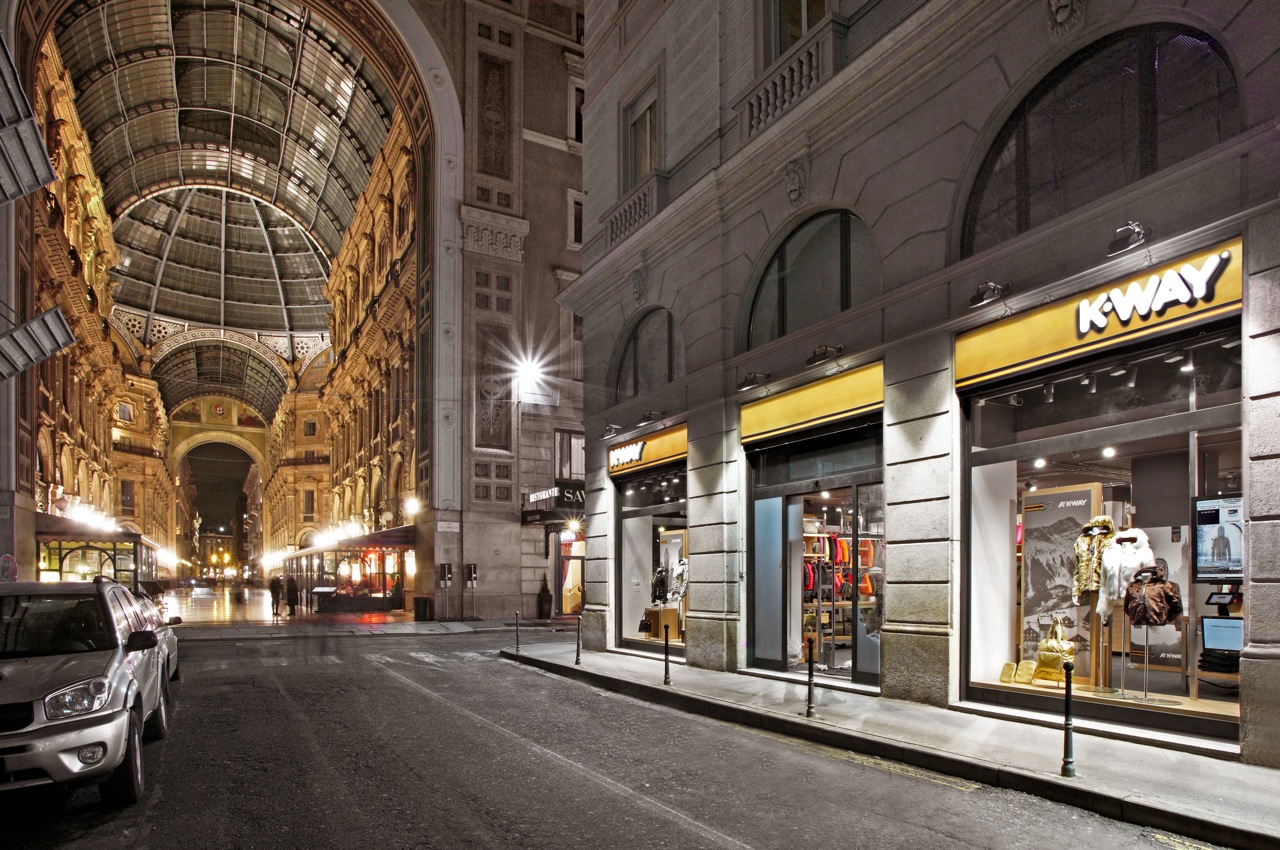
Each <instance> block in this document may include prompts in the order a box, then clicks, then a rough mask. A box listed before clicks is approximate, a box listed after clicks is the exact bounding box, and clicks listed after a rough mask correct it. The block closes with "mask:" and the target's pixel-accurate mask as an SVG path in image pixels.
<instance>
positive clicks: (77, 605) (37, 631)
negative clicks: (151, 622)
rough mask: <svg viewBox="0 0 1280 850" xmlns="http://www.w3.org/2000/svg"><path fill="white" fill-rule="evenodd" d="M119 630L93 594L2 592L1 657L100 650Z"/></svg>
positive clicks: (111, 645)
mask: <svg viewBox="0 0 1280 850" xmlns="http://www.w3.org/2000/svg"><path fill="white" fill-rule="evenodd" d="M113 646H115V634H114V632H113V630H112V629H110V628H109V627H108V624H107V619H106V617H104V616H103V611H102V603H101V601H100V600H99V599H98V597H97V596H95V595H92V594H84V595H75V596H70V595H66V594H48V595H42V594H39V593H33V594H28V595H21V596H0V658H25V657H31V656H38V655H64V654H66V653H70V652H97V651H99V650H103V649H110V648H112V647H113Z"/></svg>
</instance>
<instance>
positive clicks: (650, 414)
mask: <svg viewBox="0 0 1280 850" xmlns="http://www.w3.org/2000/svg"><path fill="white" fill-rule="evenodd" d="M666 415H667V412H666V411H665V410H646V411H645V412H644V413H641V414H640V421H639V422H637V423H636V427H637V428H643V427H644V426H645V425H652V424H653V423H654V422H657V421H658V420H659V419H661V418H662V417H664V416H666Z"/></svg>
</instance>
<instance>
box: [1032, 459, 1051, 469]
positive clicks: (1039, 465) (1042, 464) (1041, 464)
mask: <svg viewBox="0 0 1280 850" xmlns="http://www.w3.org/2000/svg"><path fill="white" fill-rule="evenodd" d="M1048 464H1049V461H1047V460H1045V459H1044V458H1042V457H1038V458H1036V459H1035V463H1033V464H1032V466H1034V467H1035V468H1036V469H1044V468H1045V467H1046V466H1047V465H1048Z"/></svg>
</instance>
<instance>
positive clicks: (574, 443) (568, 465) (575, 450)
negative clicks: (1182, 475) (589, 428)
mask: <svg viewBox="0 0 1280 850" xmlns="http://www.w3.org/2000/svg"><path fill="white" fill-rule="evenodd" d="M586 476H587V453H586V437H585V436H584V435H583V434H581V433H579V432H577V431H556V478H558V479H560V480H564V481H582V480H583V479H585V478H586Z"/></svg>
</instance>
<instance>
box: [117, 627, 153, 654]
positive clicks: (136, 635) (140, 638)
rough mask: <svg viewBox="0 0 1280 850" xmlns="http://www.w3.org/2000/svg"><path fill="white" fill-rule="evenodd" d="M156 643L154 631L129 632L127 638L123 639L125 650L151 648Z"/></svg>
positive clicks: (138, 650) (135, 650) (136, 650)
mask: <svg viewBox="0 0 1280 850" xmlns="http://www.w3.org/2000/svg"><path fill="white" fill-rule="evenodd" d="M157 643H158V641H157V639H156V633H155V632H153V631H150V630H148V631H141V632H130V633H129V639H128V640H127V641H125V644H124V651H125V652H141V651H142V650H144V649H153V648H154V647H155V645H156V644H157Z"/></svg>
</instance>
